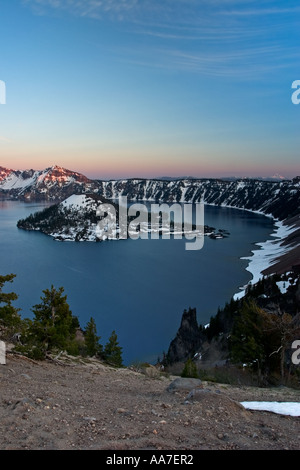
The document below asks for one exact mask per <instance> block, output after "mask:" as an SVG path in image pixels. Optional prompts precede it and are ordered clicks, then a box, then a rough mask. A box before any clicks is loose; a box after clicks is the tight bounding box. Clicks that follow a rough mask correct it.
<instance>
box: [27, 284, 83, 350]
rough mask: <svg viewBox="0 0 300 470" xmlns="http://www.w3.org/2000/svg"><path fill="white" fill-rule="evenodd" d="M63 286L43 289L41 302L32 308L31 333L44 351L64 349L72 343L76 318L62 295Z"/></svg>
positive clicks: (76, 324) (65, 297) (76, 323)
mask: <svg viewBox="0 0 300 470" xmlns="http://www.w3.org/2000/svg"><path fill="white" fill-rule="evenodd" d="M63 292H64V288H63V287H60V288H59V289H58V290H56V289H55V288H54V287H53V286H51V289H50V290H49V289H46V290H44V291H43V293H44V296H43V297H41V300H42V302H41V303H40V304H37V305H35V306H34V307H33V308H32V312H33V313H34V316H35V317H34V320H33V322H32V325H31V328H30V329H31V335H33V336H34V338H35V341H36V342H37V343H38V345H39V347H40V348H41V349H42V351H43V352H44V353H46V352H47V351H51V350H52V349H54V348H59V349H66V350H68V347H70V346H71V345H72V342H73V343H74V338H75V333H76V328H77V327H78V326H79V323H78V319H77V318H76V317H73V316H72V312H71V310H70V307H69V305H68V303H67V296H64V295H63Z"/></svg>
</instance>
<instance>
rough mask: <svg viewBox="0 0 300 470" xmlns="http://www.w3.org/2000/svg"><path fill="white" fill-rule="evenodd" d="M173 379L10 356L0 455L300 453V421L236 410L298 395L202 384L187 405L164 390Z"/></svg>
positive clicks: (2, 380) (1, 400)
mask: <svg viewBox="0 0 300 470" xmlns="http://www.w3.org/2000/svg"><path fill="white" fill-rule="evenodd" d="M151 375H153V376H151ZM174 379H175V377H167V376H166V375H164V374H159V373H158V374H155V373H154V374H148V375H147V374H145V373H141V372H136V371H133V370H130V369H127V368H124V369H113V368H110V367H107V366H104V365H103V364H101V363H100V362H98V361H88V362H84V361H83V360H81V361H79V362H78V363H77V364H75V363H74V362H69V363H65V364H64V365H62V364H59V363H55V362H52V361H49V362H48V361H43V362H34V361H31V360H28V359H25V358H21V357H17V356H15V355H12V354H8V356H7V364H6V365H3V366H0V423H1V426H0V450H25V449H28V450H116V451H118V450H178V451H180V450H281V449H286V450H299V449H300V442H299V431H300V418H298V417H291V416H283V415H277V414H275V413H271V412H264V411H249V410H246V409H245V408H243V407H242V405H240V402H241V401H245V400H267V401H268V400H270V401H296V402H297V401H299V400H300V392H299V391H297V390H294V389H288V388H285V387H279V388H255V387H245V386H241V387H234V386H230V385H224V384H215V383H209V382H203V383H202V386H201V388H200V389H199V390H202V392H203V393H201V392H199V393H198V395H197V396H196V394H195V398H194V399H193V398H190V399H189V400H187V396H188V395H189V391H188V390H178V391H173V392H169V391H168V390H167V388H168V386H169V384H170V383H171V382H172V381H173V380H174Z"/></svg>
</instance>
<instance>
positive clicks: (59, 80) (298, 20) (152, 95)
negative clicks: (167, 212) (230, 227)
mask: <svg viewBox="0 0 300 470" xmlns="http://www.w3.org/2000/svg"><path fill="white" fill-rule="evenodd" d="M0 12H1V18H2V22H1V30H0V43H1V46H2V47H1V55H0V80H2V81H4V82H5V84H6V104H5V105H2V104H1V105H0V152H1V158H0V166H1V165H2V166H6V167H10V168H14V169H25V168H35V169H41V168H45V167H48V166H51V165H53V164H58V165H61V166H64V167H66V168H69V169H73V170H77V171H81V172H83V173H84V174H86V175H87V176H91V177H97V178H119V177H155V176H165V175H169V176H181V175H192V176H199V177H202V176H204V177H206V176H213V177H219V176H231V175H236V176H271V175H274V174H277V173H278V174H281V175H283V176H286V177H292V176H296V175H297V174H299V173H300V168H299V148H300V146H299V144H300V137H299V135H300V133H299V122H300V105H299V106H297V105H294V104H293V103H292V101H291V96H292V92H293V90H292V88H291V86H292V82H293V81H294V80H300V70H299V68H300V67H299V65H300V47H299V46H300V4H299V1H298V0H297V1H296V0H294V1H292V0H290V1H289V0H287V1H282V0H280V1H279V0H278V1H276V0H275V1H269V0H262V1H256V0H249V1H247V0H222V1H221V0H199V1H196V0H184V1H183V0H160V1H158V0H85V1H83V0H2V2H1V6H0Z"/></svg>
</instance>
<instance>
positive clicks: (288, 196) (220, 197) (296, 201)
mask: <svg viewBox="0 0 300 470" xmlns="http://www.w3.org/2000/svg"><path fill="white" fill-rule="evenodd" d="M99 191H100V193H101V194H103V196H104V197H106V198H108V199H109V198H118V197H119V196H127V198H128V199H130V200H140V201H141V200H146V201H162V202H169V203H170V202H182V203H184V202H193V203H195V202H200V201H201V200H202V201H204V202H205V203H207V204H215V205H224V206H230V207H237V208H240V209H248V210H252V211H259V212H262V213H264V214H268V215H272V216H273V217H275V218H278V219H280V220H283V219H286V218H288V217H293V216H295V215H297V214H299V212H300V183H299V181H298V179H297V178H295V179H294V180H293V181H287V180H286V181H280V182H272V181H259V180H252V179H248V180H236V181H224V180H219V179H198V180H195V179H186V180H175V181H167V180H141V179H139V180H137V179H129V180H117V181H99Z"/></svg>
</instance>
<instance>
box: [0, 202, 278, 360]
mask: <svg viewBox="0 0 300 470" xmlns="http://www.w3.org/2000/svg"><path fill="white" fill-rule="evenodd" d="M41 208H43V205H42V204H34V203H30V204H28V203H21V202H12V201H2V202H0V274H8V273H14V274H16V275H17V277H16V278H15V280H14V282H13V284H11V285H10V284H9V285H8V287H7V289H6V290H9V291H14V292H16V293H17V294H18V295H19V299H18V301H17V302H15V305H16V306H18V307H20V308H21V309H22V311H21V315H22V317H24V318H32V317H33V314H32V312H31V308H32V306H33V305H35V304H37V303H39V302H40V297H41V296H42V295H43V293H42V291H43V290H45V289H48V288H50V287H51V285H52V284H53V285H54V286H55V287H56V288H58V287H60V286H63V287H64V289H65V294H66V295H67V298H68V302H69V305H70V307H71V310H72V313H73V315H76V316H77V317H78V319H79V322H80V324H81V326H82V327H83V328H85V326H86V324H87V322H88V321H89V319H90V318H91V317H93V318H94V319H95V320H96V324H97V332H98V335H100V336H101V340H100V342H101V343H102V344H105V343H106V341H107V340H108V338H109V336H110V334H111V332H112V330H116V332H117V335H118V339H119V343H120V345H121V346H122V347H123V359H124V363H125V364H127V365H128V364H130V363H133V362H135V361H144V360H145V361H149V362H152V361H154V362H155V361H156V359H157V357H158V356H160V357H162V352H163V351H167V349H168V346H169V344H170V341H171V340H172V339H173V338H174V336H175V335H176V332H177V330H178V327H179V325H180V321H181V316H182V313H183V310H184V309H188V308H189V307H195V308H196V309H197V314H198V321H199V323H202V324H205V323H207V322H208V321H209V319H210V317H211V316H212V315H215V314H216V312H217V309H218V307H219V306H220V307H222V306H224V304H225V302H227V301H229V300H230V299H231V297H232V296H233V295H234V294H235V293H236V292H238V290H239V287H240V286H242V285H244V284H246V283H247V282H248V281H249V280H250V279H251V275H250V274H249V272H248V271H246V270H245V268H246V266H247V264H248V263H247V261H245V260H241V259H240V258H241V257H244V256H248V255H249V254H250V252H251V250H252V249H253V248H254V244H255V243H257V242H261V241H265V240H267V239H268V238H269V235H270V233H271V232H272V231H273V222H272V220H271V219H270V218H267V217H264V216H262V215H259V214H253V213H251V212H248V211H243V210H237V209H230V208H223V207H214V206H205V211H204V222H205V224H208V225H211V226H213V227H216V228H217V229H218V228H221V229H225V230H228V231H229V232H230V236H229V237H228V238H224V239H220V240H212V239H210V238H208V237H205V241H204V246H203V248H202V249H201V250H199V251H187V250H185V243H186V240H185V239H184V238H183V239H182V240H174V239H172V238H171V239H170V240H162V239H160V240H151V239H150V238H149V240H140V239H139V240H131V239H128V240H120V241H109V242H103V243H93V242H81V243H74V242H55V241H54V240H53V239H52V238H51V237H48V236H46V235H43V234H41V233H38V232H26V231H23V230H19V229H18V228H17V227H16V223H17V221H18V220H19V219H20V218H24V217H26V216H27V215H29V214H31V213H33V212H36V211H38V210H41Z"/></svg>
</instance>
